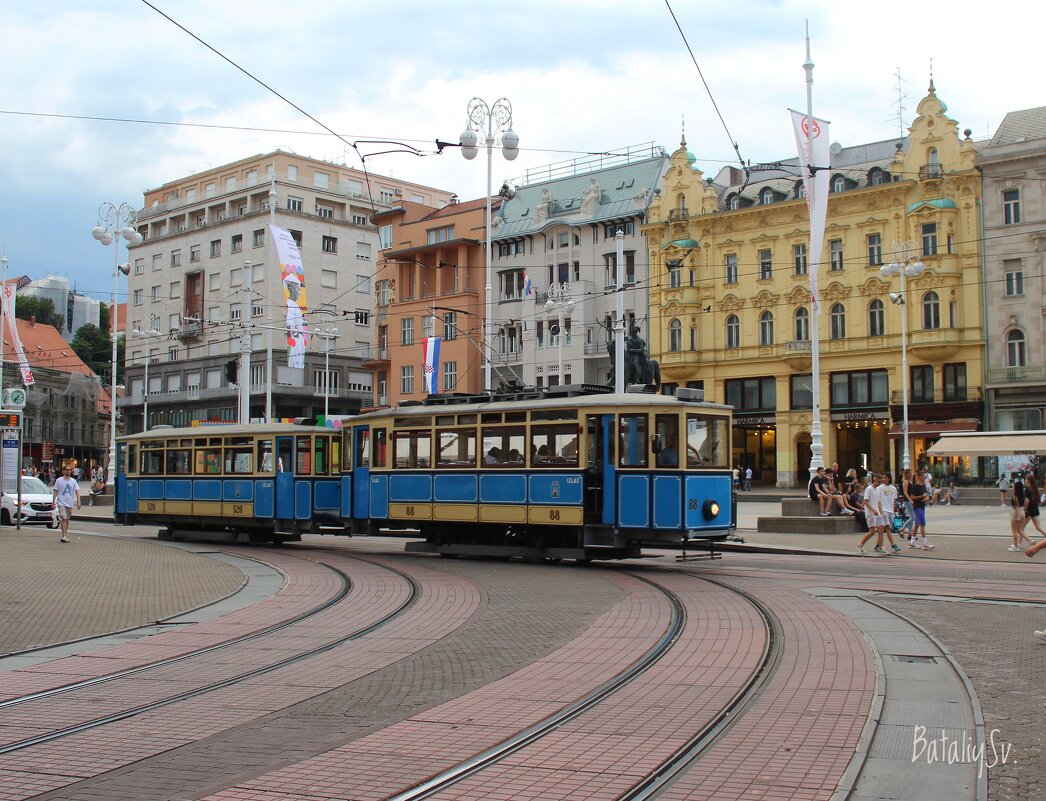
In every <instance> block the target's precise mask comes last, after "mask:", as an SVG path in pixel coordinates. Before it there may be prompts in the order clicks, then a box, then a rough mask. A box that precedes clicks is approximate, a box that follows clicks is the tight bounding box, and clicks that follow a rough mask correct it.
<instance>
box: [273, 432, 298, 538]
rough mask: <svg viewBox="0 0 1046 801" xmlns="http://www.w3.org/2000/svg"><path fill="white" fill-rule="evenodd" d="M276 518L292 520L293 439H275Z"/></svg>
mask: <svg viewBox="0 0 1046 801" xmlns="http://www.w3.org/2000/svg"><path fill="white" fill-rule="evenodd" d="M276 517H277V519H279V520H293V519H294V437H276Z"/></svg>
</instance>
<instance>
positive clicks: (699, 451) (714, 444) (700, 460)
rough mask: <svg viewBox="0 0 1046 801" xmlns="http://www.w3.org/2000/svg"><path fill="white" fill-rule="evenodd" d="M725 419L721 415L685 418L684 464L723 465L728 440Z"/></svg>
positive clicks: (724, 463)
mask: <svg viewBox="0 0 1046 801" xmlns="http://www.w3.org/2000/svg"><path fill="white" fill-rule="evenodd" d="M726 423H727V421H726V418H723V417H700V416H698V415H694V414H689V415H687V418H686V466H687V467H724V466H726V463H727V459H726V454H727V450H728V445H729V442H728V440H727V425H726Z"/></svg>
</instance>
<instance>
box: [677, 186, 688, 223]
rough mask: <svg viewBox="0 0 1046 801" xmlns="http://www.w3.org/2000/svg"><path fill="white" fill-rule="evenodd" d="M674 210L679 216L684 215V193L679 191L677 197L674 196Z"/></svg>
mask: <svg viewBox="0 0 1046 801" xmlns="http://www.w3.org/2000/svg"><path fill="white" fill-rule="evenodd" d="M676 212H677V213H678V214H679V216H680V217H685V216H686V195H684V194H683V193H682V192H680V193H679V197H677V198H676Z"/></svg>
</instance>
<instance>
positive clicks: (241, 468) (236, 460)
mask: <svg viewBox="0 0 1046 801" xmlns="http://www.w3.org/2000/svg"><path fill="white" fill-rule="evenodd" d="M252 472H254V471H253V469H252V465H251V449H250V448H226V449H225V474H226V475H234V474H241V475H242V474H244V473H252Z"/></svg>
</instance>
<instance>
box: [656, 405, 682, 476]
mask: <svg viewBox="0 0 1046 801" xmlns="http://www.w3.org/2000/svg"><path fill="white" fill-rule="evenodd" d="M654 437H655V440H654V441H655V442H656V443H657V448H656V453H655V455H654V461H655V464H656V465H657V466H658V467H679V417H677V416H676V415H674V414H659V415H657V416H656V417H655V418H654Z"/></svg>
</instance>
